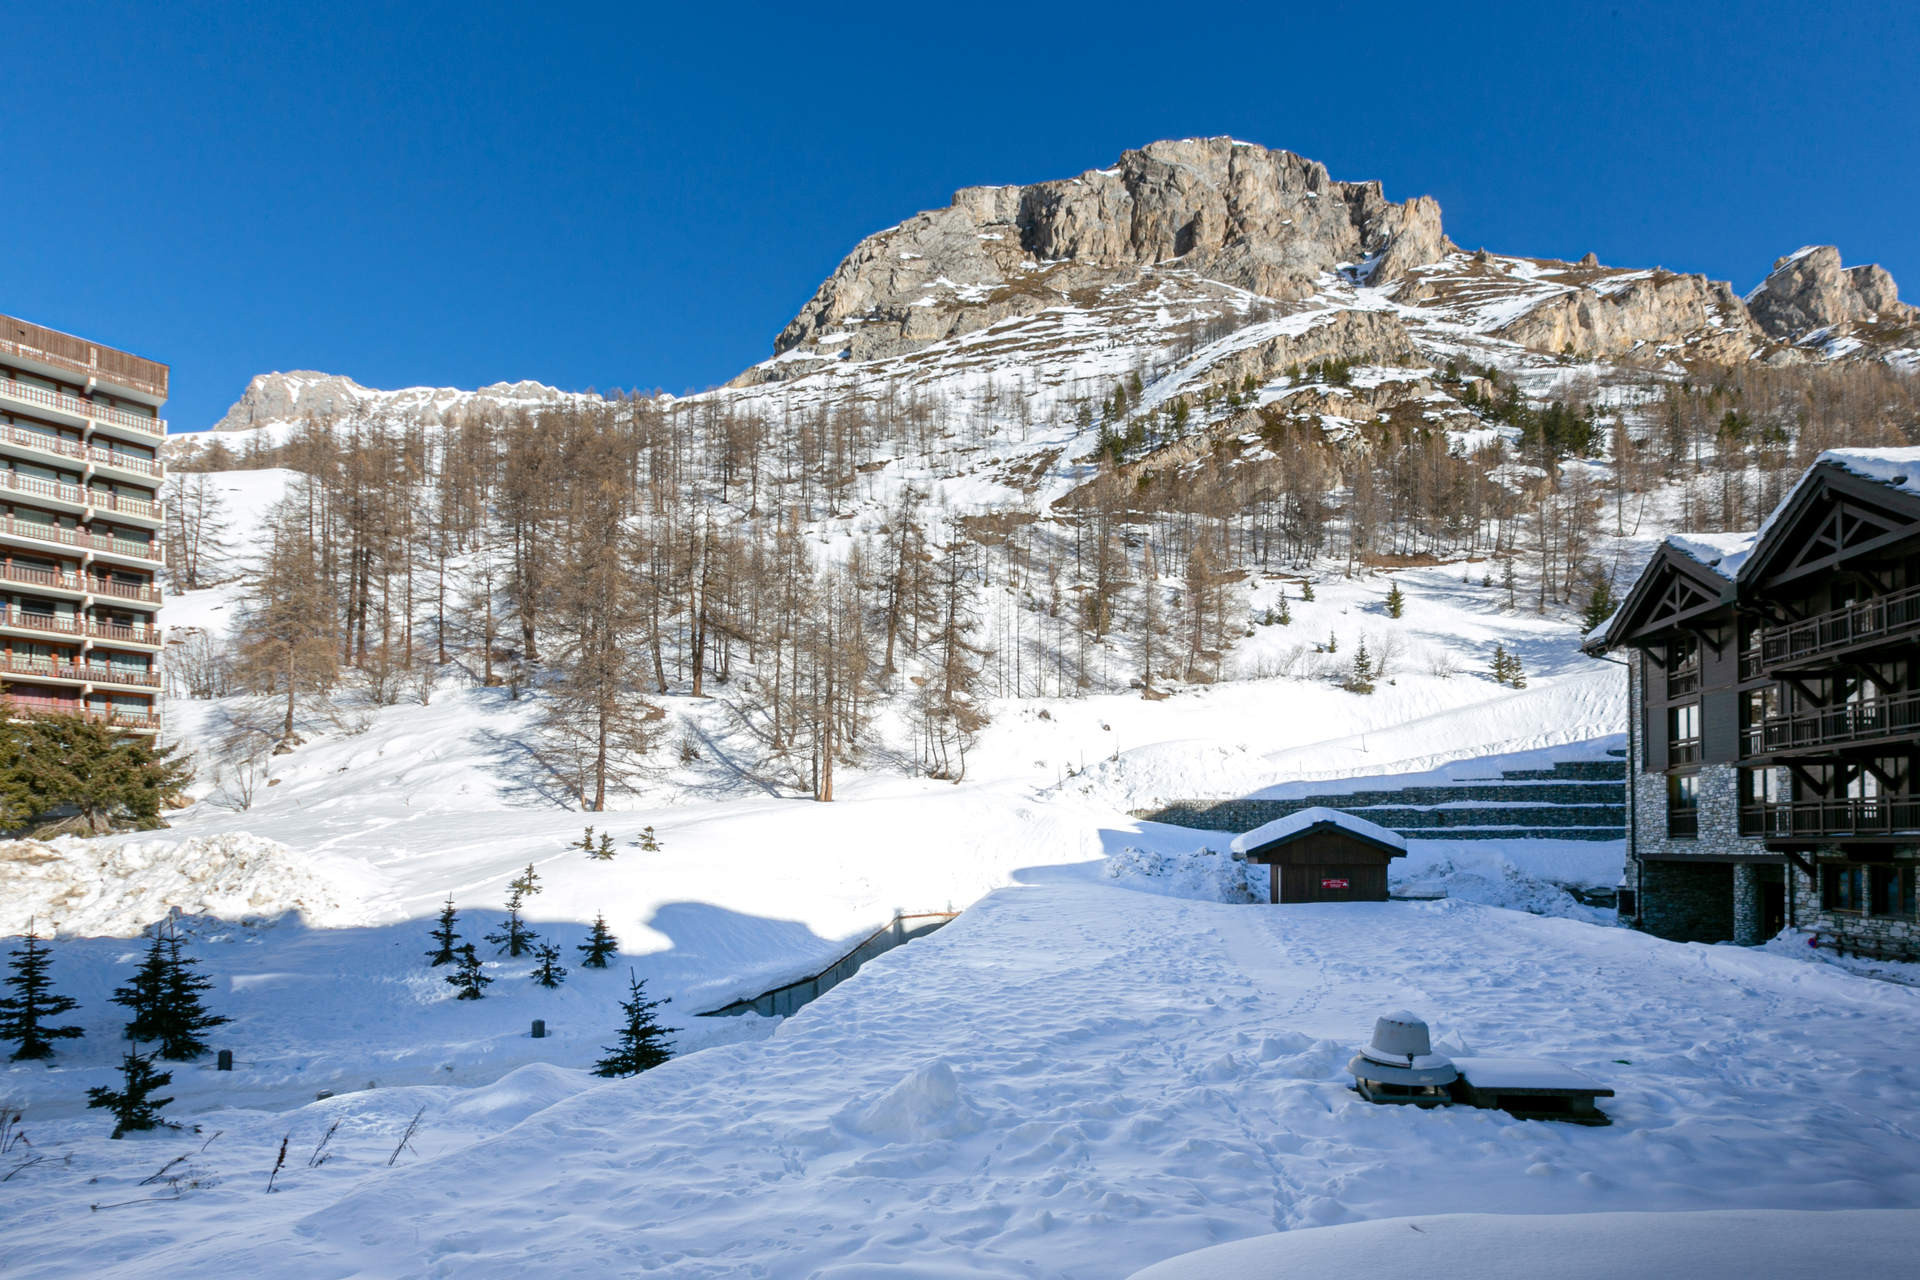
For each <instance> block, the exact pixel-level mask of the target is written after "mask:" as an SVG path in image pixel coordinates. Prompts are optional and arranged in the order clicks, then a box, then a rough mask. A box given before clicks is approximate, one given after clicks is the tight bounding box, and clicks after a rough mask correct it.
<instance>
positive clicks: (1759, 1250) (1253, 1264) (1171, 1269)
mask: <svg viewBox="0 0 1920 1280" xmlns="http://www.w3.org/2000/svg"><path fill="white" fill-rule="evenodd" d="M1915 1231H1920V1210H1913V1209H1879V1210H1874V1209H1856V1210H1832V1211H1829V1212H1825V1213H1817V1212H1803V1211H1796V1210H1790V1209H1775V1210H1757V1209H1745V1210H1743V1209H1735V1210H1722V1211H1707V1212H1691V1213H1688V1212H1676V1213H1581V1214H1507V1215H1503V1214H1490V1213H1455V1214H1446V1215H1444V1216H1441V1217H1433V1218H1383V1219H1380V1220H1379V1221H1375V1222H1355V1223H1349V1224H1347V1225H1345V1226H1338V1227H1320V1228H1316V1229H1310V1230H1306V1231H1288V1232H1283V1233H1281V1234H1278V1235H1270V1236H1255V1237H1254V1238H1253V1239H1251V1240H1236V1241H1234V1242H1233V1243H1232V1244H1222V1245H1215V1246H1214V1247H1213V1248H1210V1249H1201V1250H1199V1251H1197V1252H1194V1253H1189V1254H1183V1255H1182V1256H1180V1257H1178V1258H1169V1259H1168V1260H1167V1261H1165V1262H1161V1263H1156V1264H1155V1265H1153V1266H1151V1267H1148V1268H1147V1269H1146V1270H1144V1271H1138V1272H1135V1273H1134V1280H1264V1278H1265V1277H1275V1278H1276V1280H1277V1277H1281V1276H1285V1277H1286V1280H1353V1277H1356V1276H1380V1275H1396V1276H1400V1275H1404V1276H1435V1277H1444V1276H1473V1277H1475V1280H1534V1277H1536V1276H1539V1275H1542V1274H1551V1275H1553V1276H1555V1277H1557V1278H1558V1280H1614V1278H1615V1277H1617V1276H1621V1275H1625V1274H1633V1275H1639V1276H1687V1277H1688V1278H1689V1280H1750V1277H1753V1276H1769V1277H1772V1280H1803V1278H1804V1280H1825V1278H1826V1277H1828V1276H1831V1275H1832V1274H1834V1271H1835V1264H1836V1263H1837V1262H1840V1261H1841V1260H1842V1259H1844V1266H1843V1267H1842V1268H1841V1269H1842V1270H1845V1271H1846V1272H1848V1273H1849V1274H1852V1275H1862V1276H1893V1275H1903V1274H1906V1273H1907V1272H1908V1269H1909V1268H1910V1267H1911V1266H1912V1258H1911V1253H1912V1240H1913V1233H1914V1232H1915ZM1836 1242H1843V1243H1839V1244H1836ZM1549 1258H1550V1259H1552V1262H1551V1264H1548V1263H1547V1262H1546V1261H1545V1260H1546V1259H1549Z"/></svg>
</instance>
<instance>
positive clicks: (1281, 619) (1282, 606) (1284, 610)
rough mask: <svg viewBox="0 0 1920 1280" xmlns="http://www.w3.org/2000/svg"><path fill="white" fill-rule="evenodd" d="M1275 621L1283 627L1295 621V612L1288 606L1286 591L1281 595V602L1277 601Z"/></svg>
mask: <svg viewBox="0 0 1920 1280" xmlns="http://www.w3.org/2000/svg"><path fill="white" fill-rule="evenodd" d="M1273 620H1274V621H1275V622H1277V623H1279V624H1280V625H1281V626H1283V627H1284V626H1287V625H1288V624H1289V623H1291V622H1292V621H1293V610H1292V609H1291V608H1289V607H1288V606H1287V593H1286V592H1284V591H1282V592H1281V593H1280V598H1279V600H1277V601H1275V608H1274V611H1273Z"/></svg>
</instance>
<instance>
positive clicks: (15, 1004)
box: [0, 924, 80, 1062]
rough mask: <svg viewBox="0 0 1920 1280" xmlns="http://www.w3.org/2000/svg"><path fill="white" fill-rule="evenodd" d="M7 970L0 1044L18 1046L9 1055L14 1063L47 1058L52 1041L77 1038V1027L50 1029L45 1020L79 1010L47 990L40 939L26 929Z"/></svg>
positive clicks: (76, 1004) (69, 1000) (1, 998)
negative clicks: (1, 1041)
mask: <svg viewBox="0 0 1920 1280" xmlns="http://www.w3.org/2000/svg"><path fill="white" fill-rule="evenodd" d="M10 954H11V956H12V959H11V960H9V961H8V963H7V968H8V969H10V970H12V973H11V974H10V975H9V977H8V978H7V984H6V985H7V990H8V994H7V995H4V996H0V1040H11V1041H13V1042H14V1043H15V1044H17V1045H18V1046H19V1048H17V1049H15V1050H14V1051H13V1060H14V1061H15V1062H24V1061H29V1060H32V1059H35V1058H51V1057H52V1056H53V1042H54V1041H55V1040H71V1039H73V1038H75V1037H77V1036H78V1035H80V1028H79V1027H51V1026H48V1025H47V1019H49V1018H57V1017H59V1016H60V1015H61V1014H63V1013H71V1012H72V1011H73V1010H75V1009H77V1008H79V1007H80V1006H79V1002H78V1001H76V1000H74V999H73V997H71V996H57V995H54V994H53V992H52V991H51V990H49V989H48V983H47V950H46V948H45V947H42V946H41V945H40V936H39V935H38V934H36V933H35V932H34V931H33V926H32V925H31V924H29V925H28V926H27V936H26V939H25V945H24V946H22V947H20V948H18V949H17V950H15V951H13V952H11V953H10Z"/></svg>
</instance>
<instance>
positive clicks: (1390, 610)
mask: <svg viewBox="0 0 1920 1280" xmlns="http://www.w3.org/2000/svg"><path fill="white" fill-rule="evenodd" d="M1406 608H1407V598H1406V597H1405V596H1403V595H1401V594H1400V584H1399V583H1398V582H1396V583H1394V584H1393V585H1392V586H1391V587H1389V588H1387V616H1388V617H1389V618H1397V617H1399V616H1400V615H1401V614H1402V613H1404V612H1406Z"/></svg>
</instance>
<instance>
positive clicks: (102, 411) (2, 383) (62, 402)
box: [0, 377, 167, 440]
mask: <svg viewBox="0 0 1920 1280" xmlns="http://www.w3.org/2000/svg"><path fill="white" fill-rule="evenodd" d="M0 399H4V400H12V401H14V402H15V403H16V404H28V405H32V406H33V407H34V408H36V409H51V410H53V411H54V412H55V413H64V414H67V415H68V416H70V417H75V418H86V419H89V420H91V421H94V422H104V423H106V424H107V425H108V426H109V427H111V428H113V429H114V430H116V431H131V432H134V433H136V434H138V435H143V436H152V437H153V438H154V439H155V440H164V439H165V438H166V435H167V420H166V419H165V418H145V417H142V416H140V415H139V414H137V413H128V412H127V411H126V410H125V409H116V408H113V407H112V406H110V405H104V404H96V403H95V402H93V401H92V400H82V399H81V398H80V397H79V396H70V395H68V394H67V393H66V392H64V391H49V390H47V389H46V388H45V387H36V386H34V385H33V384H32V383H30V382H18V381H15V380H14V379H12V378H6V377H0Z"/></svg>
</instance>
